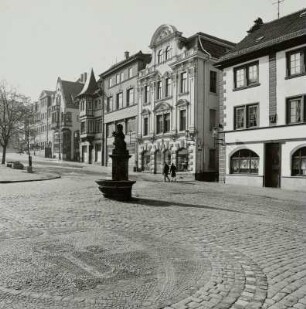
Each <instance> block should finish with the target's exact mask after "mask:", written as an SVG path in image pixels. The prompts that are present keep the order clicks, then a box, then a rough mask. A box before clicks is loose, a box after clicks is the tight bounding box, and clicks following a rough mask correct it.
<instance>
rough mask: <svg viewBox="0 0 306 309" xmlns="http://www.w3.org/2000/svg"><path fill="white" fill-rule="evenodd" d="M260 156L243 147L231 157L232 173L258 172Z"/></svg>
mask: <svg viewBox="0 0 306 309" xmlns="http://www.w3.org/2000/svg"><path fill="white" fill-rule="evenodd" d="M258 165H259V157H258V155H257V154H256V153H255V152H253V151H251V150H249V149H242V150H239V151H237V152H235V153H234V154H233V155H232V157H231V173H232V174H258Z"/></svg>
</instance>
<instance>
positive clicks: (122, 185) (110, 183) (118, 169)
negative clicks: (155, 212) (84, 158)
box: [96, 124, 136, 201]
mask: <svg viewBox="0 0 306 309" xmlns="http://www.w3.org/2000/svg"><path fill="white" fill-rule="evenodd" d="M122 129H123V126H122V125H121V124H118V125H117V128H116V131H115V132H114V133H113V136H114V146H115V148H114V149H113V152H112V154H111V155H110V158H111V159H112V161H113V163H112V179H111V180H107V179H99V180H96V183H97V184H98V185H99V190H100V191H101V192H102V193H103V195H104V196H105V197H107V198H110V199H114V200H119V201H126V200H130V199H131V198H132V186H133V184H134V183H135V182H136V181H131V180H129V171H128V162H129V158H130V157H131V156H130V155H129V151H128V150H127V149H126V143H125V141H124V134H123V132H122Z"/></svg>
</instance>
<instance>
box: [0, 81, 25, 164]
mask: <svg viewBox="0 0 306 309" xmlns="http://www.w3.org/2000/svg"><path fill="white" fill-rule="evenodd" d="M27 102H28V98H26V97H25V96H23V95H21V94H19V93H17V91H16V90H14V89H11V88H9V86H8V85H7V83H5V82H1V83H0V145H1V146H2V161H1V164H5V159H6V151H7V147H8V144H9V142H10V139H11V138H12V136H14V135H16V134H18V132H19V131H20V129H21V128H22V125H23V122H24V119H25V117H26V111H27V109H26V108H25V106H26V103H27Z"/></svg>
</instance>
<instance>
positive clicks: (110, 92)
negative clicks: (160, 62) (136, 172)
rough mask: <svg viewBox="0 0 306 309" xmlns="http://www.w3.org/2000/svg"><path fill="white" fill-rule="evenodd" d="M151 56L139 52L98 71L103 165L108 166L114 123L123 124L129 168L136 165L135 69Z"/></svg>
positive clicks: (145, 62)
mask: <svg viewBox="0 0 306 309" xmlns="http://www.w3.org/2000/svg"><path fill="white" fill-rule="evenodd" d="M150 59H151V55H150V54H144V53H142V52H141V51H140V52H138V53H136V54H134V55H131V56H130V55H129V53H128V52H125V54H124V60H122V61H120V62H118V63H117V64H115V65H113V66H111V67H110V68H109V69H108V70H107V71H105V72H104V73H102V74H100V78H101V81H102V87H103V89H102V90H103V94H104V106H105V109H104V149H103V151H104V162H103V164H104V165H107V166H109V165H111V163H112V162H111V159H110V158H109V155H110V154H111V153H112V150H113V148H114V145H113V142H114V138H113V136H112V133H113V132H114V131H115V127H116V125H117V124H122V125H123V133H124V134H125V142H126V144H127V149H128V151H129V153H130V155H131V158H130V160H129V165H130V167H135V166H137V155H136V153H137V139H136V138H137V113H138V104H137V103H138V91H137V78H138V72H139V71H140V70H142V69H144V68H145V66H146V64H147V63H149V62H150Z"/></svg>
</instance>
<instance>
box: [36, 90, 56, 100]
mask: <svg viewBox="0 0 306 309" xmlns="http://www.w3.org/2000/svg"><path fill="white" fill-rule="evenodd" d="M54 94H55V91H51V90H43V91H42V92H41V93H40V96H39V98H42V97H43V96H52V95H54Z"/></svg>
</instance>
